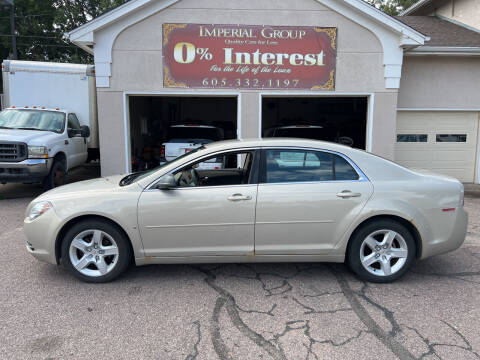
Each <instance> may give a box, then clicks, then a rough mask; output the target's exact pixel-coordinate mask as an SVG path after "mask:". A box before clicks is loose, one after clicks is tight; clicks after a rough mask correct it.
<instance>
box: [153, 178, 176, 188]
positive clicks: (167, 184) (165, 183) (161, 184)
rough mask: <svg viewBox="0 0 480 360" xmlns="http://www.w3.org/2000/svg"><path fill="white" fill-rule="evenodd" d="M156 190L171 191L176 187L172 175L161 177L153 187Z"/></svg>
mask: <svg viewBox="0 0 480 360" xmlns="http://www.w3.org/2000/svg"><path fill="white" fill-rule="evenodd" d="M155 187H156V188H157V189H158V190H172V189H175V188H176V187H177V184H176V183H175V177H174V176H173V175H172V174H166V175H163V176H162V177H161V178H160V180H159V181H158V182H157V184H156V186H155Z"/></svg>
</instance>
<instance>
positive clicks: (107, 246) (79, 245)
mask: <svg viewBox="0 0 480 360" xmlns="http://www.w3.org/2000/svg"><path fill="white" fill-rule="evenodd" d="M118 255H119V251H118V246H117V243H116V242H115V240H114V239H113V238H112V237H111V236H110V235H109V234H107V233H106V232H104V231H101V230H94V229H91V230H85V231H82V232H81V233H80V234H78V235H77V236H75V238H74V239H73V240H72V242H71V243H70V248H69V256H70V261H71V263H72V265H73V267H74V268H75V269H76V270H77V271H78V272H80V273H81V274H83V275H85V276H90V277H99V276H103V275H106V274H108V273H109V272H111V271H112V270H113V269H114V268H115V266H116V264H117V261H118Z"/></svg>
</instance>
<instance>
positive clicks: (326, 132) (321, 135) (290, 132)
mask: <svg viewBox="0 0 480 360" xmlns="http://www.w3.org/2000/svg"><path fill="white" fill-rule="evenodd" d="M265 137H290V138H299V139H313V140H322V141H331V142H336V143H339V144H342V145H347V146H353V139H352V138H351V137H349V136H340V134H339V133H338V132H337V131H336V129H335V128H334V127H331V126H316V125H288V126H280V127H276V128H273V129H270V130H269V131H266V133H265Z"/></svg>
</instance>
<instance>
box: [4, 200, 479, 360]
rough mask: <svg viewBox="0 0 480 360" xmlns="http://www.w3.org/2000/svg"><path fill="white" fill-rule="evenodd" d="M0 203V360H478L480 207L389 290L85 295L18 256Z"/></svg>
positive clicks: (228, 270)
mask: <svg viewBox="0 0 480 360" xmlns="http://www.w3.org/2000/svg"><path fill="white" fill-rule="evenodd" d="M29 201H30V198H23V199H11V200H9V199H7V200H2V201H0V267H1V268H0V319H1V321H0V339H1V341H0V358H1V359H81V358H92V359H93V358H95V359H100V358H103V359H133V358H136V359H187V360H193V359H307V360H308V359H395V358H401V359H420V358H423V359H438V358H442V359H476V358H480V355H479V354H480V307H479V306H478V299H479V298H480V291H479V290H480V287H479V284H480V199H479V198H467V199H466V203H465V207H466V208H467V210H468V212H469V214H470V225H469V232H468V237H467V240H466V242H465V244H464V245H463V246H462V247H461V248H460V249H459V250H457V251H455V252H453V253H450V254H447V255H442V256H438V257H434V258H431V259H428V260H425V261H420V262H418V263H417V264H416V265H415V266H414V268H413V271H411V272H410V273H409V274H408V275H407V276H405V277H404V278H403V279H402V280H401V281H398V282H396V283H394V284H387V285H378V284H366V283H363V282H360V281H358V280H357V279H356V278H354V277H353V276H352V275H351V274H350V272H349V271H348V270H347V269H346V267H345V266H343V265H340V264H334V265H328V264H312V263H306V264H259V265H248V264H246V265H235V264H233V265H221V266H213V265H200V266H189V265H182V266H179V265H159V266H146V267H140V268H133V269H131V270H130V271H129V272H128V273H127V274H126V275H125V276H123V277H122V278H121V279H119V280H118V281H115V282H113V283H110V284H101V285H91V284H84V283H81V282H79V281H77V280H76V279H74V278H73V277H72V276H70V275H69V274H68V273H67V272H66V271H64V270H63V269H62V268H61V267H56V266H53V265H48V264H44V263H40V262H38V261H37V260H35V259H34V258H33V257H31V256H30V255H28V254H27V252H26V250H25V248H24V244H23V233H22V221H23V215H24V209H25V207H26V205H27V204H28V202H29Z"/></svg>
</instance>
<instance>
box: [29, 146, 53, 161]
mask: <svg viewBox="0 0 480 360" xmlns="http://www.w3.org/2000/svg"><path fill="white" fill-rule="evenodd" d="M28 158H29V159H46V158H48V151H47V148H46V147H45V146H29V147H28Z"/></svg>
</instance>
